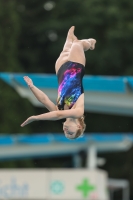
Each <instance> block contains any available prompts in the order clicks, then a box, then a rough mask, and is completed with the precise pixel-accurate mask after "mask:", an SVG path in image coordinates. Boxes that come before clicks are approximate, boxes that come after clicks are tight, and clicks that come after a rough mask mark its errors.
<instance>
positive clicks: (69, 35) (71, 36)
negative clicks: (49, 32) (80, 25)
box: [67, 26, 77, 41]
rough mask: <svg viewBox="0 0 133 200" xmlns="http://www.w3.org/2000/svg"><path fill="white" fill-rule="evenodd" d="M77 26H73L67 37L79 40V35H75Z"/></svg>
mask: <svg viewBox="0 0 133 200" xmlns="http://www.w3.org/2000/svg"><path fill="white" fill-rule="evenodd" d="M74 30H75V26H72V27H71V28H70V29H69V31H68V34H67V39H71V40H72V41H74V40H77V37H76V36H75V35H74Z"/></svg>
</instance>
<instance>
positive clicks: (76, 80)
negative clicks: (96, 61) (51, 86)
mask: <svg viewBox="0 0 133 200" xmlns="http://www.w3.org/2000/svg"><path fill="white" fill-rule="evenodd" d="M84 71H85V67H84V66H83V65H82V64H80V63H75V62H71V61H68V62H66V63H64V64H63V65H62V66H61V67H60V69H59V70H58V72H57V77H58V84H59V87H58V99H57V106H58V109H59V110H64V106H65V104H66V105H67V106H68V108H69V109H71V108H72V107H73V105H74V104H75V103H76V101H77V99H78V98H79V97H80V95H81V94H82V93H84V89H83V85H82V78H83V76H84Z"/></svg>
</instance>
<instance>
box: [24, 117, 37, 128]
mask: <svg viewBox="0 0 133 200" xmlns="http://www.w3.org/2000/svg"><path fill="white" fill-rule="evenodd" d="M36 120H37V117H36V116H31V117H29V118H28V119H27V120H26V121H24V122H23V123H22V124H21V127H23V126H26V125H27V124H29V123H31V122H33V121H36Z"/></svg>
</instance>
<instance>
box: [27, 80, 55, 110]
mask: <svg viewBox="0 0 133 200" xmlns="http://www.w3.org/2000/svg"><path fill="white" fill-rule="evenodd" d="M24 80H25V82H26V83H27V85H28V86H29V88H30V90H31V91H32V93H33V94H34V96H35V97H36V98H37V100H38V101H39V102H41V103H42V104H44V106H45V107H46V108H47V109H48V110H49V111H54V110H57V109H56V106H55V104H54V103H53V102H52V101H51V100H50V99H49V98H48V96H47V95H46V94H45V93H44V92H42V91H41V90H39V89H38V88H37V87H36V86H34V84H33V81H32V80H31V79H30V78H29V77H28V76H24Z"/></svg>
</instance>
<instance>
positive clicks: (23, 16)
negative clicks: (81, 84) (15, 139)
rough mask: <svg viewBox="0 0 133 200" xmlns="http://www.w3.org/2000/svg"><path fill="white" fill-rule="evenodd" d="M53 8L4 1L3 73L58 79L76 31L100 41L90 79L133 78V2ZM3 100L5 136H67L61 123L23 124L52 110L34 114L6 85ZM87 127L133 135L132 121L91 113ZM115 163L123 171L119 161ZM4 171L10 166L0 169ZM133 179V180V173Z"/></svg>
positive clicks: (89, 0)
mask: <svg viewBox="0 0 133 200" xmlns="http://www.w3.org/2000/svg"><path fill="white" fill-rule="evenodd" d="M47 2H48V1H46V0H32V1H26V0H19V1H17V0H12V1H11V0H6V1H5V0H1V1H0V71H1V72H24V73H26V72H27V73H28V72H30V73H31V72H33V73H55V69H54V63H55V61H56V59H57V58H58V56H59V54H60V52H61V50H62V47H63V45H64V42H65V38H66V34H67V31H68V29H69V27H71V26H72V25H75V26H76V29H75V35H76V36H77V37H78V38H79V39H83V38H95V39H96V40H97V44H96V49H95V50H94V51H88V52H86V59H87V65H86V74H92V75H119V76H120V75H132V74H133V61H132V60H133V59H132V57H133V56H132V53H133V45H132V44H133V1H130V0H120V1H115V0H108V1H106V0H100V1H98V0H84V1H81V0H56V1H54V5H55V6H54V8H53V9H51V10H46V9H44V5H45V4H46V3H47ZM55 98H56V97H55ZM0 100H1V101H0V111H1V115H0V132H1V133H22V132H24V133H33V132H62V125H61V123H60V122H47V123H46V122H37V123H38V124H37V123H32V124H31V125H28V126H26V127H25V128H23V129H22V128H21V127H20V124H21V122H23V121H24V120H25V119H26V118H27V117H28V116H30V115H33V114H34V115H35V114H39V113H43V112H46V110H45V109H42V108H34V107H33V106H32V105H31V104H30V103H29V101H28V100H27V99H22V98H21V97H19V96H18V94H17V93H16V92H15V91H14V90H13V89H12V88H10V87H9V86H8V85H6V84H5V83H4V82H2V81H0ZM86 123H87V130H86V131H87V132H133V126H132V124H133V118H131V117H123V116H113V115H102V114H92V113H86ZM49 127H50V128H49ZM51 127H52V128H51ZM131 152H132V153H133V150H131ZM132 153H130V154H129V155H128V159H127V162H128V164H127V165H126V166H125V168H124V169H126V172H125V174H124V178H128V177H129V174H128V171H129V172H130V173H132V172H131V162H132V159H131V157H132ZM113 155H114V154H113ZM125 157H126V156H125ZM114 160H115V163H116V164H118V165H119V163H118V162H117V160H118V159H115V158H114ZM120 162H121V161H120ZM129 162H130V164H129ZM24 163H25V164H24ZM111 164H112V163H111ZM111 164H110V165H111ZM23 165H24V166H25V167H27V166H34V164H33V162H32V161H25V162H23ZM53 165H54V162H53ZM4 166H7V164H6V163H5V164H4V163H3V164H1V165H0V167H4ZM10 166H11V167H14V166H18V167H20V166H21V162H16V163H14V162H9V163H8V167H10ZM40 166H43V164H42V163H41V164H40ZM113 166H114V168H113ZM106 167H107V168H108V170H109V171H110V173H111V175H112V176H113V174H114V175H116V174H117V172H119V177H123V176H122V175H123V170H120V168H119V167H118V168H116V166H115V165H113V164H112V168H111V167H109V165H108V166H106ZM107 168H106V169H107ZM126 173H127V174H126ZM130 177H132V179H133V173H132V174H131V176H130ZM132 187H133V185H132Z"/></svg>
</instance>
